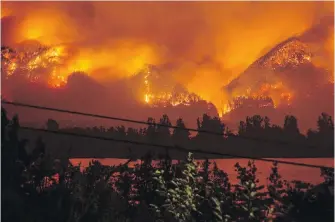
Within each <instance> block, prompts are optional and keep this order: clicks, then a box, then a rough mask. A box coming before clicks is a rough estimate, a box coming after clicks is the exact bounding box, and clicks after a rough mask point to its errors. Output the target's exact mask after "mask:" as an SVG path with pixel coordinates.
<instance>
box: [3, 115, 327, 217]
mask: <svg viewBox="0 0 335 222" xmlns="http://www.w3.org/2000/svg"><path fill="white" fill-rule="evenodd" d="M1 119H2V122H1V124H2V126H1V128H2V132H1V134H2V140H1V148H2V156H1V157H2V172H1V173H2V187H1V189H2V221H6V222H7V221H8V222H9V221H17V222H21V221H28V222H29V221H31V222H33V221H34V222H53V221H54V222H56V221H57V222H59V221H68V222H79V221H80V222H86V221H99V222H100V221H101V222H105V221H116V222H118V221H123V222H128V221H129V222H133V221H134V222H135V221H148V222H150V221H173V222H174V221H176V222H180V221H194V222H206V221H208V222H209V221H214V222H223V221H225V222H237V221H304V222H306V221H307V222H308V221H333V220H334V206H333V193H331V192H330V190H329V188H330V189H333V188H332V187H333V185H334V182H333V181H334V179H333V178H334V171H333V170H329V169H323V170H322V175H323V176H324V178H325V182H324V183H323V184H321V185H318V186H312V185H310V184H306V183H303V182H301V181H293V182H288V181H285V180H283V179H282V178H281V176H280V174H279V172H278V165H277V164H276V163H274V165H273V167H272V172H271V174H270V176H269V179H268V185H267V186H266V187H264V186H261V185H260V184H259V181H258V179H257V168H256V165H255V163H254V162H249V163H248V165H247V166H245V167H243V166H241V165H240V164H238V163H237V164H236V165H235V169H236V172H237V179H238V183H237V184H232V183H231V182H230V180H229V178H228V175H227V174H226V173H225V172H224V171H223V170H221V169H219V168H218V166H217V165H216V163H211V162H210V161H209V160H205V161H203V162H202V163H197V162H195V160H194V159H193V156H192V154H188V155H187V157H186V159H185V160H184V161H179V162H177V163H173V161H172V160H171V158H170V157H169V153H168V152H166V154H165V155H164V156H162V157H161V160H160V161H158V162H154V161H153V156H152V155H151V154H150V153H148V154H147V155H146V156H144V157H143V158H142V160H141V162H140V163H139V164H136V165H135V166H134V167H130V166H129V163H130V160H129V161H127V162H126V163H124V164H121V165H119V166H104V165H102V164H101V163H99V162H98V161H92V162H91V163H90V164H89V166H88V167H86V168H82V167H81V166H80V165H78V166H74V165H72V164H71V163H70V162H69V160H68V159H54V158H53V157H52V156H51V155H50V154H48V152H47V150H46V148H45V145H44V143H43V141H42V139H39V140H37V142H36V144H35V146H34V147H35V148H34V149H33V151H32V152H27V151H26V145H27V142H28V141H26V140H20V139H19V137H18V129H19V127H20V126H19V120H18V117H14V118H13V119H8V117H7V115H6V112H5V110H2V112H1ZM161 121H162V122H165V123H167V124H169V121H168V119H167V118H165V119H163V120H161ZM180 124H181V125H182V123H180ZM51 125H53V124H51ZM217 127H218V128H219V125H218V126H217ZM119 130H122V129H119ZM154 131H155V130H154V129H153V132H152V133H154ZM166 133H168V132H166ZM185 136H186V137H187V135H185ZM320 187H321V188H320ZM320 189H321V191H320Z"/></svg>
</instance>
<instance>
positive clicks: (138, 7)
mask: <svg viewBox="0 0 335 222" xmlns="http://www.w3.org/2000/svg"><path fill="white" fill-rule="evenodd" d="M22 9H24V10H22ZM1 12H2V16H1V29H2V34H1V35H2V36H1V37H2V46H3V47H2V50H1V51H2V52H1V58H2V59H1V62H2V80H3V83H6V86H5V87H3V89H4V90H6V93H5V94H7V95H11V94H13V95H14V94H15V93H13V92H14V91H15V92H17V91H20V90H22V91H23V92H22V93H16V94H15V95H16V97H17V98H16V97H13V99H17V100H22V99H23V98H21V97H29V96H31V97H33V98H35V97H36V96H35V95H30V94H29V93H28V91H29V90H30V91H32V90H31V88H33V89H37V86H36V85H43V86H47V87H48V88H49V89H50V92H52V93H43V94H45V95H49V94H50V95H51V97H52V98H58V99H59V104H61V102H63V101H65V100H66V101H68V100H69V99H68V98H77V97H78V95H77V94H78V93H80V92H82V91H85V90H86V88H85V87H86V86H82V87H80V86H79V85H78V84H77V83H73V82H75V81H79V80H78V78H72V80H71V84H69V80H68V77H69V76H72V75H73V73H75V72H80V73H81V74H82V75H86V77H87V78H88V79H91V80H92V82H96V83H98V84H97V86H96V88H98V86H99V87H103V88H104V90H105V89H106V91H108V92H109V91H110V92H109V94H108V93H106V94H105V95H104V96H103V98H104V99H105V100H108V101H109V102H110V101H113V102H117V103H118V104H120V105H119V106H120V107H119V109H120V110H121V109H127V108H129V107H131V109H129V110H132V109H134V107H135V106H138V107H150V108H156V110H159V109H158V108H166V107H170V108H171V109H172V108H174V109H177V108H176V106H179V105H180V106H184V107H194V106H195V105H196V104H200V103H201V104H203V102H205V103H206V104H214V106H215V107H216V109H215V110H218V112H219V113H220V114H222V113H223V114H226V113H230V112H232V110H236V109H239V108H241V107H250V106H253V107H258V108H259V109H261V108H264V107H273V108H278V107H284V106H290V107H291V105H292V104H294V103H298V102H299V101H298V100H299V99H300V98H302V94H306V96H310V95H313V94H314V95H315V92H314V91H315V89H317V90H319V91H320V92H321V90H322V88H324V87H323V84H324V83H323V81H324V80H325V79H327V81H328V80H330V82H331V83H332V84H333V78H330V77H329V76H330V75H329V73H332V70H331V68H330V67H332V65H331V63H333V42H332V40H333V35H332V34H330V33H333V20H331V19H326V20H324V18H326V17H331V18H333V3H325V2H320V3H316V2H308V3H304V4H301V3H298V2H294V3H288V2H283V3H270V2H269V3H266V2H263V3H261V2H259V3H258V2H257V3H256V2H245V3H242V2H241V3H238V2H229V3H228V2H216V3H214V2H212V3H200V2H188V3H172V2H170V3H159V2H156V3H154V2H145V3H144V2H143V3H129V2H128V3H126V2H125V3H121V2H113V3H112V2H104V3H102V2H101V3H100V2H94V3H93V2H66V3H65V2H37V3H32V2H30V3H24V2H20V3H19V2H17V3H14V2H6V3H2V9H1ZM152 12H155V13H152ZM282 12H285V13H282ZM129 14H131V15H132V16H131V17H129V16H125V15H129ZM284 14H285V15H284ZM236 15H238V16H236ZM167 17H168V18H169V19H168V20H167V19H166V18H167ZM324 21H326V23H325V22H324ZM64 24H66V26H64ZM320 33H321V34H320ZM292 36H297V37H292ZM283 40H285V41H283ZM279 42H281V43H280V44H278V43H279ZM274 46H275V47H274ZM271 48H272V49H271ZM269 49H271V50H269ZM266 52H267V53H266ZM148 64H150V65H148ZM326 67H327V68H326ZM325 73H328V74H325ZM306 78H307V79H308V80H307V81H306ZM79 79H80V78H79ZM302 80H303V81H302ZM18 82H20V84H19V85H18V84H17V83H18ZM86 82H89V81H86ZM306 82H309V83H308V84H307V85H306V84H305V83H306ZM328 82H329V81H328ZM29 83H38V84H29ZM80 83H81V84H86V83H85V81H80ZM24 84H26V85H27V90H23V89H22V88H25V85H24ZM87 84H88V83H87ZM313 84H314V85H313ZM28 85H34V86H29V87H28ZM74 85H75V86H76V87H75V88H76V90H72V91H71V90H65V89H68V88H71V87H73V86H74ZM316 85H317V86H316ZM34 87H35V88H34ZM28 88H29V90H28ZM222 89H223V90H222ZM306 89H310V91H313V90H314V91H313V92H309V91H308V93H306V92H307V91H306ZM104 90H96V91H97V92H99V93H98V94H97V95H98V96H97V95H93V92H88V91H87V92H86V91H85V93H87V94H89V93H91V94H92V95H91V96H86V97H85V98H81V99H82V100H81V101H85V99H88V98H90V99H92V100H94V101H96V102H97V103H98V102H100V100H101V98H102V96H101V95H102V94H103V92H105V91H104ZM33 91H34V90H33ZM60 92H61V93H60ZM116 92H117V93H116ZM327 92H328V91H327ZM62 93H63V94H64V95H63V94H62ZM66 93H76V95H72V96H70V95H65V94H66ZM3 94H4V93H2V95H3ZM61 94H62V96H63V97H64V98H61V96H60V95H61ZM320 94H321V93H320ZM85 95H86V94H85ZM318 95H319V94H318ZM45 100H46V101H49V100H50V101H51V100H52V99H47V98H46V99H45ZM128 100H129V101H128ZM133 100H136V102H134V101H133ZM30 101H32V102H33V99H32V100H30ZM327 101H329V99H328V100H327ZM87 102H88V101H87ZM35 103H39V101H35ZM68 103H69V104H71V102H70V101H68ZM82 103H83V106H82V107H77V108H78V109H79V108H82V109H87V107H86V106H85V105H84V103H86V102H82ZM101 103H103V102H101ZM77 106H78V105H77ZM100 108H101V109H102V110H104V109H105V107H104V105H101V107H100ZM100 108H99V109H100ZM92 109H93V108H92ZM99 109H98V110H96V112H99V111H100V110H99ZM114 109H115V107H114ZM111 110H112V109H111ZM320 111H327V110H320ZM129 112H131V111H129ZM131 113H134V115H135V113H136V112H131ZM111 114H112V113H111ZM134 118H136V116H134Z"/></svg>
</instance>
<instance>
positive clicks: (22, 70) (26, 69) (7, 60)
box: [1, 46, 66, 87]
mask: <svg viewBox="0 0 335 222" xmlns="http://www.w3.org/2000/svg"><path fill="white" fill-rule="evenodd" d="M1 55H2V65H3V67H4V74H5V77H6V78H9V77H11V76H23V77H24V78H26V79H28V80H29V81H31V82H38V81H39V82H47V83H48V84H49V85H50V86H51V87H56V86H61V85H62V84H65V83H66V76H64V75H61V74H60V73H58V72H57V67H59V66H60V65H61V64H62V59H63V58H64V56H66V54H65V49H64V47H63V46H54V47H45V46H38V47H37V48H34V49H33V50H27V49H26V48H25V47H23V49H21V50H13V49H10V48H3V49H2V50H1ZM45 73H46V75H45V76H44V75H43V74H45Z"/></svg>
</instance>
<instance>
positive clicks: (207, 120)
mask: <svg viewBox="0 0 335 222" xmlns="http://www.w3.org/2000/svg"><path fill="white" fill-rule="evenodd" d="M147 122H148V125H147V126H146V127H144V128H126V127H124V126H117V127H110V128H105V127H91V128H80V127H72V128H60V127H59V124H58V123H57V122H56V121H55V120H52V119H49V120H48V121H47V123H46V127H47V128H48V129H49V130H56V131H61V132H70V133H77V134H84V135H91V136H98V137H105V138H112V139H119V140H129V141H136V142H142V143H150V144H158V145H164V146H175V147H182V148H187V149H201V150H205V151H209V152H220V153H230V154H235V155H244V156H253V157H272V158H285V157H287V158H300V157H301V158H304V157H305V158H312V157H315V158H316V157H333V156H334V149H333V148H334V122H333V120H332V117H331V116H329V115H327V114H325V113H322V114H321V115H320V116H319V118H318V120H317V125H318V128H317V129H316V130H309V131H308V133H307V135H304V134H302V133H301V132H300V131H299V128H298V120H297V119H296V118H295V117H294V116H286V117H285V120H284V124H283V127H280V126H278V125H275V124H271V122H270V119H269V118H268V117H262V116H259V115H255V116H252V117H247V118H246V120H245V121H241V122H240V125H239V129H238V132H237V133H235V134H233V133H232V132H230V130H229V128H228V127H226V125H225V124H224V123H223V122H222V121H221V120H220V119H219V118H217V117H210V116H208V115H206V114H205V115H203V117H202V118H201V119H200V118H198V119H197V129H198V130H199V131H200V132H197V133H194V132H189V131H188V130H185V128H187V126H185V124H184V122H183V120H182V119H178V120H177V121H176V124H174V126H177V127H178V128H177V129H169V128H168V127H164V126H160V125H165V126H171V125H172V123H171V121H170V119H169V117H168V116H167V115H163V116H162V118H161V119H159V121H155V120H154V119H153V118H149V119H148V121H147ZM156 123H159V124H160V125H157V124H156ZM201 131H210V132H214V133H217V134H225V136H220V135H215V134H208V133H206V132H201ZM191 134H192V135H191ZM20 136H21V137H22V138H26V139H32V138H33V139H36V138H37V137H39V136H42V137H43V140H44V141H45V142H46V143H47V144H48V147H49V151H50V152H52V153H53V154H54V155H56V154H57V153H64V152H70V153H68V155H70V156H71V157H77V158H84V157H96V158H107V157H110V158H128V157H129V155H130V154H131V155H133V156H134V157H137V158H139V157H140V156H143V155H144V154H145V153H147V152H149V151H150V152H151V153H152V154H153V155H154V156H156V157H157V156H158V155H159V154H162V153H163V154H164V153H165V149H163V148H159V147H152V146H145V145H138V144H129V143H120V142H113V141H103V140H96V139H91V138H78V137H73V136H64V135H54V134H48V133H40V132H38V133H37V132H31V131H27V130H24V131H20ZM246 138H250V139H246ZM269 141H276V142H269ZM60 147H61V148H60ZM169 154H170V155H171V156H172V157H173V158H182V157H183V156H184V155H185V153H181V152H179V151H176V150H170V151H169ZM195 158H223V156H213V155H212V156H210V155H204V154H201V155H200V154H195Z"/></svg>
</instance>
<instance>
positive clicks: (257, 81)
mask: <svg viewBox="0 0 335 222" xmlns="http://www.w3.org/2000/svg"><path fill="white" fill-rule="evenodd" d="M305 67H307V68H308V69H309V70H311V69H313V68H315V67H314V65H313V54H312V52H311V48H310V47H309V46H308V44H306V43H304V42H303V41H301V40H300V39H299V38H297V37H292V38H289V39H288V40H286V41H284V42H282V43H280V44H278V45H277V46H275V47H274V48H273V49H271V50H270V51H269V52H268V53H266V54H265V55H264V56H262V57H261V58H259V59H258V60H256V61H255V62H254V63H253V64H251V65H250V66H249V67H248V69H246V70H245V71H244V72H243V73H242V74H241V75H240V76H239V77H237V78H236V79H234V80H233V81H232V82H230V83H229V84H228V85H227V86H225V87H224V88H223V90H224V93H227V94H228V95H230V97H231V99H230V100H233V101H232V102H228V104H229V106H228V107H229V108H228V110H229V111H231V110H232V109H234V107H239V106H240V105H241V103H242V102H241V101H240V100H241V99H242V100H245V98H248V99H253V100H259V102H260V103H261V104H262V101H266V100H267V98H270V99H271V100H272V103H267V102H265V103H266V104H268V105H272V106H273V107H276V106H286V105H290V104H291V102H292V99H293V97H294V96H295V91H296V90H297V88H294V87H297V85H304V84H305V85H308V86H310V82H309V83H308V84H306V83H303V82H300V83H298V82H297V81H299V78H306V79H311V78H312V77H311V76H308V75H309V74H308V73H303V76H301V75H300V74H301V71H302V70H304V68H305ZM310 74H311V75H318V76H317V78H318V79H323V80H322V81H324V80H325V79H326V78H325V76H322V75H321V74H320V72H314V73H310ZM295 75H296V76H295ZM314 83H315V86H317V83H316V82H314ZM309 90H313V89H311V88H309ZM298 93H300V92H298ZM305 93H307V92H305ZM296 96H297V95H296ZM263 106H265V105H263Z"/></svg>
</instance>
